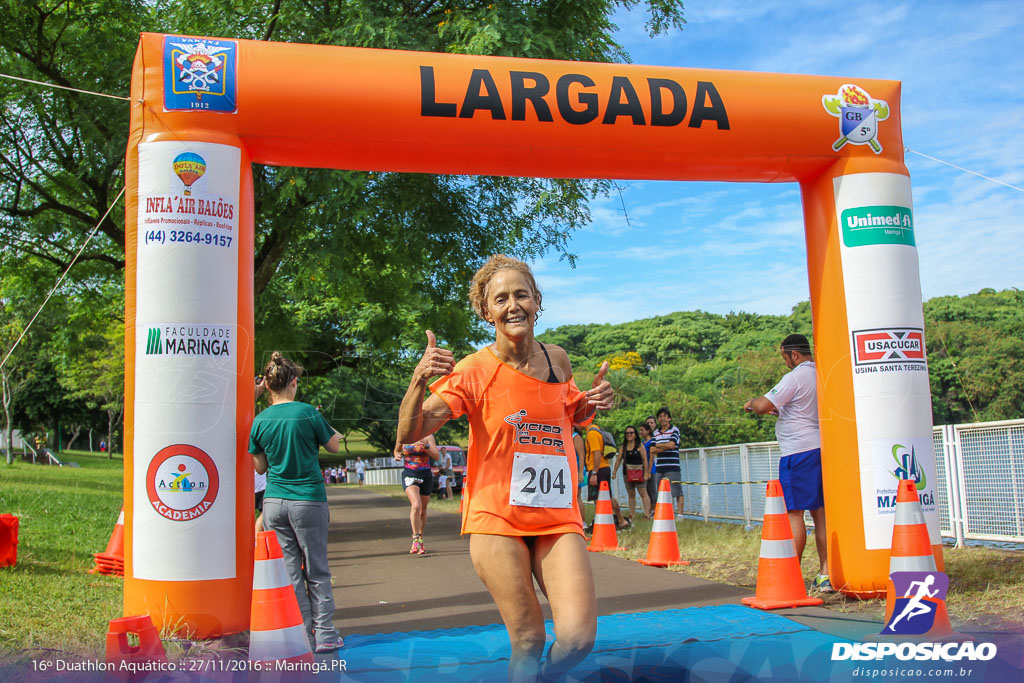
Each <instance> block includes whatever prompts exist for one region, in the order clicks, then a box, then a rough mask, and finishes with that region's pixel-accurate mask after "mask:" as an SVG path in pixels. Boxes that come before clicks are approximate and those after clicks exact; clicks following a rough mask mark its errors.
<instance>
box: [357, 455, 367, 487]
mask: <svg viewBox="0 0 1024 683" xmlns="http://www.w3.org/2000/svg"><path fill="white" fill-rule="evenodd" d="M356 474H357V475H358V476H359V485H360V486H362V485H363V482H365V481H366V463H365V462H363V459H362V458H361V457H359V456H356Z"/></svg>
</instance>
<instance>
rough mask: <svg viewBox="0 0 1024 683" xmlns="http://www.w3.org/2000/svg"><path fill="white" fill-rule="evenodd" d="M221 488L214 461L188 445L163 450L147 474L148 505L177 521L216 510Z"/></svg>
mask: <svg viewBox="0 0 1024 683" xmlns="http://www.w3.org/2000/svg"><path fill="white" fill-rule="evenodd" d="M219 489H220V476H219V475H218V474H217V466H216V465H215V464H214V463H213V458H211V457H210V456H209V455H207V454H206V453H205V452H203V450H202V449H200V448H196V447H195V446H189V445H187V444H175V445H173V446H167V447H166V448H163V449H161V450H160V451H159V452H158V453H157V454H156V455H155V456H153V460H152V461H150V463H149V469H148V470H147V472H146V493H147V494H149V502H150V503H151V504H152V505H153V509H154V510H156V512H157V514H159V515H160V516H161V517H165V518H167V519H169V520H171V521H174V522H187V521H189V520H192V519H197V518H199V517H202V516H203V513H205V512H206V511H207V510H209V509H210V508H211V507H213V503H214V501H215V500H217V491H218V490H219Z"/></svg>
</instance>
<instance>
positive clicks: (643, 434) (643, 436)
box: [637, 424, 651, 441]
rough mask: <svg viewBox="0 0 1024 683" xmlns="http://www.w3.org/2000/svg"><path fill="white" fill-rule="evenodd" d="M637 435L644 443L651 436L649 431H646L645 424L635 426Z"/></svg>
mask: <svg viewBox="0 0 1024 683" xmlns="http://www.w3.org/2000/svg"><path fill="white" fill-rule="evenodd" d="M637 433H638V434H639V435H640V438H641V439H643V440H645V441H646V440H647V438H648V437H650V435H651V430H650V429H648V428H647V425H645V424H642V425H637Z"/></svg>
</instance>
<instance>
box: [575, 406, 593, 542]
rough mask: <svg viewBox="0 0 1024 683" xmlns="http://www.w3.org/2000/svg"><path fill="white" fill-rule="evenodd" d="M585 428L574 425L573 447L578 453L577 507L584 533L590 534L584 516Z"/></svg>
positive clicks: (585, 478) (585, 479) (585, 473)
mask: <svg viewBox="0 0 1024 683" xmlns="http://www.w3.org/2000/svg"><path fill="white" fill-rule="evenodd" d="M582 431H583V427H580V426H578V425H573V430H572V446H573V450H574V451H576V470H577V472H578V477H579V478H578V479H577V481H578V482H579V483H578V485H577V487H576V506H577V507H578V508H579V511H580V519H581V520H583V533H584V534H589V533H590V531H591V527H590V525H589V524H587V516H586V515H584V514H583V487H584V486H586V485H587V446H586V442H585V441H584V440H583V434H582V433H581V432H582Z"/></svg>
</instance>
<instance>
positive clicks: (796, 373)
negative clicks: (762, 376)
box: [743, 334, 832, 593]
mask: <svg viewBox="0 0 1024 683" xmlns="http://www.w3.org/2000/svg"><path fill="white" fill-rule="evenodd" d="M779 350H780V352H781V353H782V361H783V362H784V363H785V364H786V367H787V368H789V372H787V373H786V374H785V375H783V377H782V379H781V380H779V383H778V384H776V385H775V386H774V387H773V388H772V390H771V391H769V392H768V393H767V394H765V395H764V396H758V397H757V398H752V399H750V400H749V401H747V402H746V403H745V404H744V405H743V409H744V410H746V411H747V412H754V413H757V414H758V415H766V414H772V415H778V416H779V419H778V421H777V422H776V423H775V438H776V439H778V441H779V449H780V450H781V451H782V457H781V458H779V482H780V483H781V484H782V494H783V495H784V496H785V498H786V510H787V511H788V512H789V526H790V528H791V529H792V530H793V542H794V545H795V546H796V547H795V550H796V556H797V557H798V558H802V557H803V554H804V546H805V545H806V544H807V526H806V525H805V524H804V510H807V511H808V512H810V513H811V519H812V520H813V521H814V542H815V545H816V546H817V548H818V561H819V567H818V575H817V576H816V577H815V578H814V583H813V584H812V588H814V589H817V590H818V591H821V592H822V593H831V592H832V582H831V581H829V577H828V544H827V539H828V536H827V534H826V531H825V493H824V491H823V489H822V482H821V435H820V433H819V431H818V384H817V381H818V380H817V371H816V369H815V367H814V357H813V355H812V354H811V345H810V343H809V342H808V341H807V337H805V336H804V335H802V334H791V335H789V336H788V337H786V338H785V339H783V340H782V344H781V346H780V347H779Z"/></svg>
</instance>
